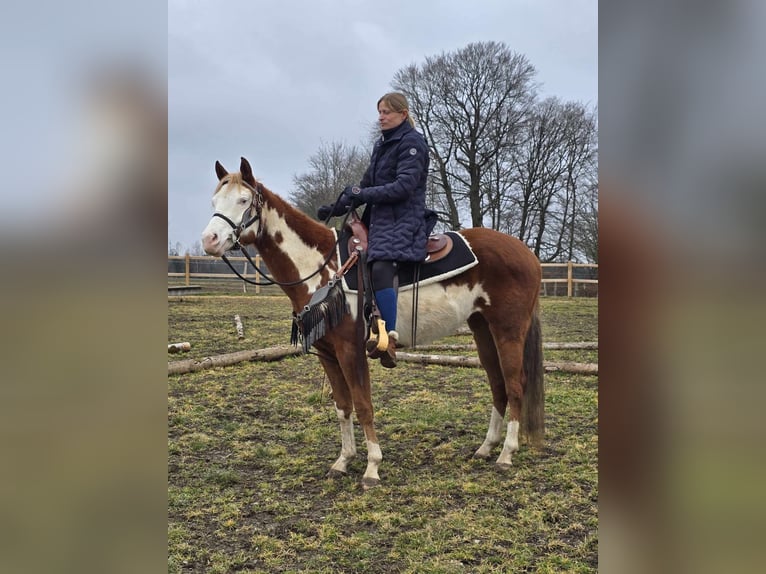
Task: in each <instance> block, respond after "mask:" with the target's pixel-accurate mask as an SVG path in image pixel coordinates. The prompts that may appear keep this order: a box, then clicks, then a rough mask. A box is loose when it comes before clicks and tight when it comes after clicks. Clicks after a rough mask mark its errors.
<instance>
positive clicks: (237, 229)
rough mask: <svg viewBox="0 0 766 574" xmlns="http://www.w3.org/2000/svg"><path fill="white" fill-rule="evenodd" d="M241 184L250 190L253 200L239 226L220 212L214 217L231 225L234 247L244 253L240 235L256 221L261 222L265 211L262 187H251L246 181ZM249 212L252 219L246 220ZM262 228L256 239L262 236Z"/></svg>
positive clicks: (244, 212) (243, 213)
mask: <svg viewBox="0 0 766 574" xmlns="http://www.w3.org/2000/svg"><path fill="white" fill-rule="evenodd" d="M240 183H241V184H242V185H244V186H245V187H246V188H247V189H249V190H250V193H251V195H252V199H251V200H250V205H248V206H247V207H246V208H245V211H243V212H242V217H240V219H239V225H237V224H236V223H234V222H233V221H232V220H231V219H229V218H228V217H227V216H226V215H224V214H223V213H220V212H218V211H216V212H215V213H214V214H213V217H220V218H221V219H223V220H224V221H225V222H226V223H228V224H229V225H231V228H232V229H233V230H234V246H233V247H234V248H237V249H242V250H243V251H244V248H243V247H242V244H241V243H240V242H239V237H240V235H242V232H243V231H245V229H247V228H248V227H250V226H251V225H252V224H253V223H255V222H256V221H260V219H261V211H262V210H263V195H262V194H261V192H260V189H258V187H260V184H257V183H256V186H257V187H253V186H252V185H250V184H249V183H247V182H246V181H244V180H243V181H241V182H240ZM253 209H255V214H253ZM248 212H250V214H251V217H250V219H245V217H246V216H247V214H248ZM261 228H262V226H259V227H258V233H256V237H258V236H259V235H260V234H261Z"/></svg>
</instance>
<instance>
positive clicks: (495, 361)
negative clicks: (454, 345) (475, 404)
mask: <svg viewBox="0 0 766 574" xmlns="http://www.w3.org/2000/svg"><path fill="white" fill-rule="evenodd" d="M468 326H469V327H470V328H471V331H472V332H473V338H474V341H476V347H477V348H478V350H479V360H480V361H481V365H482V367H484V370H485V371H486V372H487V378H488V379H489V386H490V389H491V390H492V414H491V415H490V418H489V429H488V430H487V436H486V438H485V439H484V442H483V443H482V445H481V446H480V447H479V449H478V450H477V451H476V452H475V453H474V455H473V456H474V457H476V458H481V459H487V458H489V456H490V454H491V453H492V449H493V448H494V447H496V446H497V445H498V444H500V441H501V440H502V438H503V416H504V414H505V408H506V405H507V404H508V398H507V395H506V392H505V379H504V378H503V370H502V368H501V366H500V359H499V357H498V356H497V348H496V347H495V340H494V338H493V337H492V333H491V332H490V330H489V325H487V321H486V319H484V317H483V316H482V315H480V314H478V313H475V314H473V315H471V317H469V318H468Z"/></svg>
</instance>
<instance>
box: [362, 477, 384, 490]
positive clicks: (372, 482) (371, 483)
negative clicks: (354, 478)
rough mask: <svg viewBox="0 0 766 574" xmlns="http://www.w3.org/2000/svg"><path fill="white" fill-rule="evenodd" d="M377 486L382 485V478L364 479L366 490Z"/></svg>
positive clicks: (363, 485)
mask: <svg viewBox="0 0 766 574" xmlns="http://www.w3.org/2000/svg"><path fill="white" fill-rule="evenodd" d="M376 486H380V479H377V478H363V479H362V488H363V489H364V490H370V489H371V488H375V487H376Z"/></svg>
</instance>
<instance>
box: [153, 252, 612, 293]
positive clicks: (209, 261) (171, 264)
mask: <svg viewBox="0 0 766 574" xmlns="http://www.w3.org/2000/svg"><path fill="white" fill-rule="evenodd" d="M229 261H231V263H232V265H234V267H235V269H237V271H239V272H240V273H241V274H242V276H243V277H246V278H247V279H252V280H258V278H259V277H260V275H259V274H258V273H256V271H255V269H253V266H252V265H251V264H250V263H249V262H248V261H247V259H246V258H244V257H229ZM253 261H255V264H256V265H257V266H258V268H259V269H261V271H263V272H264V273H266V274H268V270H267V269H266V267H265V265H264V264H263V263H262V261H261V258H260V256H258V255H256V256H255V257H253ZM542 266H543V280H542V285H541V293H542V294H543V295H549V285H552V286H553V290H554V293H553V294H554V295H558V285H565V286H566V296H567V297H576V296H581V295H588V296H595V295H597V294H598V264H595V263H573V262H572V261H569V262H567V263H543V264H542ZM173 269H175V271H173ZM178 269H183V271H178ZM200 269H202V270H200ZM171 277H172V278H176V279H178V278H183V279H184V285H191V281H192V279H194V278H204V279H215V278H218V279H236V280H239V279H238V278H237V276H236V275H235V274H234V273H232V272H231V269H229V268H228V267H227V266H226V263H224V262H223V260H221V259H218V258H216V257H210V256H208V255H203V256H195V255H188V254H187V255H181V256H174V255H169V256H168V278H171ZM242 284H243V289H244V290H245V291H247V284H246V283H244V282H242ZM588 286H589V288H580V289H578V287H588ZM562 291H563V289H562ZM255 292H256V293H260V292H261V288H260V287H259V286H255Z"/></svg>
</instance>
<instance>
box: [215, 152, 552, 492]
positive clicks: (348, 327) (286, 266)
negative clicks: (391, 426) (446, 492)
mask: <svg viewBox="0 0 766 574" xmlns="http://www.w3.org/2000/svg"><path fill="white" fill-rule="evenodd" d="M215 171H216V175H217V176H218V180H219V181H218V185H217V187H216V189H215V192H214V194H213V208H214V210H215V213H214V216H213V217H212V219H211V220H210V223H208V225H207V227H206V228H205V230H204V231H203V233H202V246H203V248H204V249H205V251H206V252H207V253H208V254H210V255H213V256H218V257H221V256H224V254H225V252H226V251H227V250H229V249H231V248H232V247H233V246H235V245H236V244H237V242H239V244H241V245H249V244H252V245H254V246H255V248H256V249H257V250H258V253H259V254H260V256H261V258H262V259H263V261H264V262H265V263H266V265H267V266H268V269H269V271H270V272H271V276H272V278H273V279H274V280H275V281H276V282H277V283H278V284H279V285H280V286H281V287H282V289H283V290H284V292H285V293H286V294H287V296H288V297H289V298H290V301H291V302H292V307H293V311H294V312H295V313H296V314H297V313H299V312H300V311H302V310H303V309H304V308H305V306H306V305H307V303H308V302H309V300H310V299H311V297H312V294H314V293H315V292H316V291H317V289H319V288H320V287H323V286H325V285H326V284H327V283H328V282H329V281H330V280H331V279H333V278H334V276H335V274H336V272H338V270H339V267H340V262H339V261H338V257H337V256H336V244H337V234H336V232H335V230H333V229H330V228H328V227H326V226H325V225H323V224H322V223H320V222H318V221H315V220H314V219H313V218H311V217H309V216H308V215H306V214H304V213H302V212H300V211H298V210H297V209H295V208H294V207H292V206H291V205H289V204H288V203H287V202H286V201H285V200H284V199H282V198H281V197H279V196H278V195H276V194H275V193H272V192H271V191H270V190H268V189H267V188H266V187H264V186H263V185H262V184H261V183H260V182H258V181H256V179H255V178H254V177H253V172H252V168H251V167H250V164H249V163H248V161H247V160H246V159H245V158H242V159H241V163H240V170H239V172H238V173H229V172H227V171H226V169H224V167H223V166H222V165H221V164H220V163H219V162H216V164H215ZM460 234H461V235H463V236H464V237H465V239H466V240H467V242H468V244H469V245H470V246H471V248H472V249H473V251H474V253H475V255H476V257H477V259H478V263H477V264H476V265H475V266H473V267H472V268H470V269H468V270H467V271H464V272H463V273H460V274H458V275H456V276H454V277H450V278H449V279H446V280H443V281H440V282H435V283H432V284H429V285H426V286H423V287H420V288H419V293H418V294H417V304H418V306H417V310H416V314H417V341H418V343H425V342H428V341H433V340H436V339H438V338H441V337H444V336H447V335H451V334H454V333H455V331H456V329H458V328H459V327H460V326H462V325H463V324H464V323H465V322H467V323H468V326H469V327H470V329H471V331H472V332H473V337H474V340H475V341H476V345H477V347H478V353H479V359H480V362H481V365H482V366H483V368H484V369H485V370H486V372H487V377H488V379H489V385H490V388H491V390H492V411H491V415H490V420H489V430H488V431H487V435H486V438H485V439H484V442H483V443H482V445H481V446H480V447H479V449H478V450H477V451H476V453H475V455H474V456H475V457H478V458H482V459H487V458H489V457H490V455H491V451H492V449H493V448H494V447H496V446H497V445H498V444H500V442H501V441H502V439H503V430H504V417H505V415H506V414H507V415H508V423H507V430H506V433H505V440H504V442H503V447H502V451H501V452H500V455H499V457H498V458H497V460H496V465H497V467H498V468H500V469H503V470H505V469H508V468H509V467H510V465H511V456H512V455H513V453H514V452H515V451H516V450H518V448H519V438H520V431H522V436H524V437H525V438H526V439H527V441H528V442H529V444H531V445H532V446H537V447H539V446H541V445H542V441H543V436H544V392H543V362H542V339H541V332H540V321H539V316H538V295H539V291H540V281H541V277H542V273H541V266H540V262H539V261H538V259H537V257H535V255H534V254H533V253H532V252H531V251H530V250H529V248H528V247H527V246H526V245H524V244H523V243H522V242H521V241H519V240H518V239H516V238H514V237H511V236H509V235H506V234H504V233H500V232H498V231H494V230H491V229H485V228H475V229H465V230H462V231H460ZM347 297H348V303H349V308H350V310H349V313H348V314H346V315H345V316H343V317H342V319H341V320H340V322H339V323H338V324H337V325H336V326H335V327H334V328H332V329H331V330H329V331H328V332H326V333H325V334H324V336H323V337H321V338H320V339H318V340H316V341H314V342H313V347H314V348H315V350H316V352H317V354H318V356H319V360H320V362H321V364H322V367H323V368H324V370H325V372H326V373H327V377H328V379H329V381H330V385H331V387H332V396H333V399H334V401H335V410H336V413H337V417H338V420H339V421H340V434H341V450H340V456H339V457H338V459H337V460H336V461H335V463H334V464H333V465H332V467H331V468H330V471H329V473H328V476H343V475H346V473H347V467H348V463H349V461H351V460H352V459H353V458H354V457H355V456H356V442H355V438H354V429H353V422H352V418H351V415H352V413H353V412H354V411H356V417H357V420H358V421H359V424H361V426H362V428H363V430H364V436H365V439H366V443H367V469H366V471H365V473H364V476H363V478H362V486H363V488H364V489H367V488H370V487H373V486H376V485H378V484H379V482H380V477H379V475H378V468H379V466H380V463H381V461H382V460H383V455H382V452H381V449H380V444H379V443H378V437H377V435H376V434H375V424H374V415H373V405H372V399H371V393H370V371H369V366H368V364H367V358H366V356H365V354H364V352H361V353H360V346H362V347H363V346H364V343H365V342H364V341H363V340H360V338H359V336H358V331H357V328H356V327H357V325H356V324H355V321H356V315H357V311H356V307H357V306H356V304H355V302H356V294H355V293H348V294H347ZM412 297H413V291H412V290H409V291H400V295H399V301H398V317H399V319H398V326H399V329H398V331H399V334H400V339H399V341H398V346H402V347H407V346H409V345H410V344H411V341H410V339H411V337H412V336H411V334H408V333H410V331H411V323H412V320H413V316H412V315H413V312H412V303H413V301H412Z"/></svg>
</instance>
